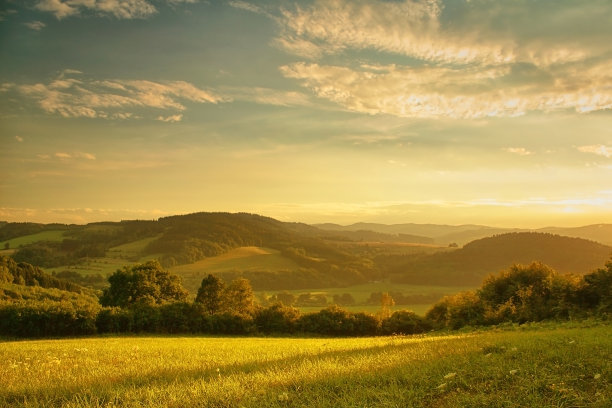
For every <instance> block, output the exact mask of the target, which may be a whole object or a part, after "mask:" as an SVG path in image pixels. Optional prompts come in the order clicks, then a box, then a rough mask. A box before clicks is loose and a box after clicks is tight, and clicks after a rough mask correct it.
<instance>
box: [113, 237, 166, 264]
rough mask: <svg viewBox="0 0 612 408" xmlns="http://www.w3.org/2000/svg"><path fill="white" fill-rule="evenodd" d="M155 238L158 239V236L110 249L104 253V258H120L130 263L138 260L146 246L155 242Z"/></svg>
mask: <svg viewBox="0 0 612 408" xmlns="http://www.w3.org/2000/svg"><path fill="white" fill-rule="evenodd" d="M157 238H159V235H156V236H154V237H149V238H144V239H140V240H138V241H133V242H129V243H127V244H123V245H118V246H116V247H112V248H110V249H109V250H108V251H106V256H107V257H109V258H122V259H129V260H132V261H137V260H140V258H141V257H142V253H143V251H144V249H145V248H146V247H147V245H149V244H150V243H151V242H153V241H155V240H156V239H157Z"/></svg>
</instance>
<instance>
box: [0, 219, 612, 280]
mask: <svg viewBox="0 0 612 408" xmlns="http://www.w3.org/2000/svg"><path fill="white" fill-rule="evenodd" d="M374 230H378V231H374ZM553 234H555V235H553ZM561 235H564V236H561ZM0 237H1V238H2V240H0V244H1V245H2V246H3V247H4V248H5V249H3V250H0V255H10V256H11V257H12V259H14V260H15V261H17V262H26V263H30V264H32V265H35V266H39V267H43V268H47V270H48V271H50V272H53V273H57V276H58V277H60V276H61V277H65V278H68V279H73V280H74V281H78V280H76V278H70V274H71V273H72V274H74V272H73V271H74V270H75V269H80V270H83V272H82V273H83V274H84V275H83V276H85V275H87V276H88V277H90V276H93V275H94V274H101V275H100V277H102V276H104V275H106V274H108V273H112V272H114V270H116V269H113V268H120V267H123V266H125V265H126V264H129V265H133V264H135V263H142V262H146V261H148V260H151V259H158V260H159V261H160V262H161V263H162V265H163V266H164V267H165V268H177V269H176V270H177V271H179V270H180V271H182V272H181V273H182V274H183V276H184V278H185V280H189V281H190V282H191V283H193V285H192V286H194V287H196V286H197V284H198V280H201V278H202V276H203V275H205V274H207V273H210V272H209V270H207V269H205V267H204V266H203V265H204V264H203V263H201V262H200V261H202V260H205V259H210V258H214V257H217V256H220V255H223V254H227V253H229V252H230V251H235V250H236V249H238V248H245V247H253V248H260V249H261V248H266V251H268V252H269V253H270V256H268V257H267V258H258V259H257V262H255V260H254V259H253V260H252V261H253V262H252V263H254V264H256V266H254V265H252V264H251V260H250V259H245V260H243V261H241V263H239V266H238V267H236V268H235V269H234V267H232V269H224V272H223V273H224V274H225V275H226V277H227V278H229V277H232V278H234V277H245V278H247V279H249V280H251V281H252V283H253V286H254V287H257V288H258V289H261V290H284V289H314V288H325V287H341V286H349V285H355V284H361V283H367V282H372V281H380V280H388V279H391V280H392V281H395V282H401V283H411V284H425V285H430V284H440V285H443V286H444V285H453V286H465V285H466V284H469V285H475V286H477V285H478V284H480V283H481V280H482V278H483V277H484V276H486V275H487V274H489V273H494V272H499V271H500V270H502V269H506V268H508V267H510V266H511V265H512V264H513V263H521V262H522V263H530V262H532V261H542V262H544V263H547V264H549V265H550V266H551V267H553V268H554V269H556V270H558V271H559V272H574V273H586V272H590V271H592V270H593V268H597V267H601V266H602V265H604V264H605V262H606V261H607V260H608V259H609V257H610V255H612V247H611V246H606V245H604V244H602V243H601V242H604V243H606V242H607V243H610V244H612V224H595V225H590V226H583V227H578V228H558V227H550V228H544V229H541V230H536V231H527V232H525V230H520V229H503V228H494V227H488V226H484V225H475V224H467V225H457V226H453V225H436V224H395V225H384V224H373V223H358V224H353V225H349V226H341V225H337V224H319V225H317V226H312V225H307V224H303V223H295V222H282V221H279V220H276V219H273V218H270V217H264V216H261V215H256V214H248V213H221V212H217V213H193V214H187V215H178V216H171V217H164V218H160V219H159V220H154V221H153V220H151V221H138V220H134V221H121V222H101V223H91V224H87V225H61V224H34V223H0ZM596 241H598V242H599V243H598V242H596ZM467 242H470V243H467ZM451 243H457V244H458V245H457V246H463V248H457V249H455V246H450V245H449V244H451ZM413 244H414V245H413ZM264 259H269V260H270V261H269V262H268V263H265V262H262V261H263V260H264ZM88 265H92V266H88ZM115 265H117V266H116V267H115ZM183 265H188V266H189V267H185V268H179V267H180V266H183ZM75 276H78V274H77V275H75ZM82 281H83V282H86V280H84V279H83V280H82ZM78 282H80V281H78ZM87 285H89V284H87ZM191 289H192V290H193V288H191ZM196 289H197V288H196Z"/></svg>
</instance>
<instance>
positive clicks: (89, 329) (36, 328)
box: [0, 301, 99, 337]
mask: <svg viewBox="0 0 612 408" xmlns="http://www.w3.org/2000/svg"><path fill="white" fill-rule="evenodd" d="M98 310H99V308H97V307H95V306H91V305H82V306H81V307H78V306H75V305H73V304H72V303H68V302H50V301H49V302H20V303H10V304H3V305H1V306H0V334H2V335H6V336H14V337H51V336H79V335H87V334H94V333H95V332H96V316H97V313H98Z"/></svg>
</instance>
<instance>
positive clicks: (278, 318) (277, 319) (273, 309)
mask: <svg viewBox="0 0 612 408" xmlns="http://www.w3.org/2000/svg"><path fill="white" fill-rule="evenodd" d="M299 318H300V311H299V310H298V309H296V308H294V307H291V306H285V305H283V304H282V303H275V304H273V305H272V306H270V307H267V308H265V309H260V310H259V311H258V312H257V314H256V316H255V324H256V326H257V329H258V330H259V331H261V332H262V333H268V334H269V333H294V332H295V330H296V329H297V322H298V320H299Z"/></svg>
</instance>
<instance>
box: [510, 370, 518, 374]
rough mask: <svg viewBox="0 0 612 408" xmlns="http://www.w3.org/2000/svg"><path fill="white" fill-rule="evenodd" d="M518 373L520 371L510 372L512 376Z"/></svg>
mask: <svg viewBox="0 0 612 408" xmlns="http://www.w3.org/2000/svg"><path fill="white" fill-rule="evenodd" d="M516 373H518V370H510V375H514V374H516Z"/></svg>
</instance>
